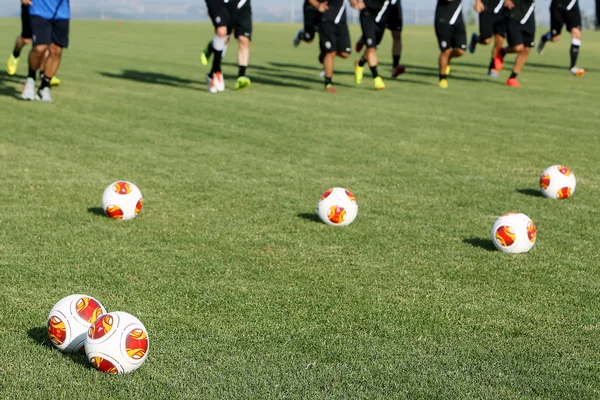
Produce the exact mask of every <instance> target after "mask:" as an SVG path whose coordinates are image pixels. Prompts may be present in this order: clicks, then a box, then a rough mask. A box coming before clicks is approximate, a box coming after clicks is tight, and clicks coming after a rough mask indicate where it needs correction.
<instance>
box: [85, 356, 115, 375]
mask: <svg viewBox="0 0 600 400" xmlns="http://www.w3.org/2000/svg"><path fill="white" fill-rule="evenodd" d="M90 362H91V363H92V365H93V366H94V368H96V369H98V370H100V371H102V372H106V373H107V374H113V375H115V374H118V373H119V371H118V370H117V367H115V366H114V365H113V363H111V362H110V361H108V360H107V359H105V358H102V357H98V356H96V357H92V358H91V359H90Z"/></svg>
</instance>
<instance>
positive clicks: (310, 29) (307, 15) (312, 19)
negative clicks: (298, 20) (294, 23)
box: [293, 0, 321, 47]
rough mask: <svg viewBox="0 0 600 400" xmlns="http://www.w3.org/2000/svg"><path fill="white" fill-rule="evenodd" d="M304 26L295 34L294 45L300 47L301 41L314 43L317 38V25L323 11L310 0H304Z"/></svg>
mask: <svg viewBox="0 0 600 400" xmlns="http://www.w3.org/2000/svg"><path fill="white" fill-rule="evenodd" d="M302 11H303V14H304V26H303V27H302V28H301V29H300V30H299V31H298V33H296V36H294V41H293V43H294V47H298V46H299V45H300V42H306V43H312V41H313V40H315V33H316V31H317V25H318V24H319V20H320V19H321V13H320V12H319V10H317V9H316V8H315V6H313V5H312V4H311V2H310V0H304V7H303V10H302Z"/></svg>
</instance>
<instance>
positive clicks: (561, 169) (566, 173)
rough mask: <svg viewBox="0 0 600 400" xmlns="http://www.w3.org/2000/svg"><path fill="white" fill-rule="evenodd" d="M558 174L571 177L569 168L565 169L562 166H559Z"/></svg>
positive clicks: (571, 173)
mask: <svg viewBox="0 0 600 400" xmlns="http://www.w3.org/2000/svg"><path fill="white" fill-rule="evenodd" d="M558 172H560V173H561V174H563V175H565V176H571V175H573V172H571V170H570V169H569V168H567V167H565V166H564V165H559V167H558Z"/></svg>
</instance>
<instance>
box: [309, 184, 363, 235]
mask: <svg viewBox="0 0 600 400" xmlns="http://www.w3.org/2000/svg"><path fill="white" fill-rule="evenodd" d="M317 214H319V218H320V219H321V221H323V222H325V223H326V224H327V225H331V226H345V225H350V224H351V223H352V221H354V219H355V218H356V215H357V214H358V203H357V202H356V198H355V197H354V195H353V194H352V193H350V192H349V191H347V190H346V189H343V188H333V189H329V190H328V191H326V192H325V193H323V195H322V196H321V198H320V199H319V202H318V203H317Z"/></svg>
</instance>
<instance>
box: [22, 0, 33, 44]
mask: <svg viewBox="0 0 600 400" xmlns="http://www.w3.org/2000/svg"><path fill="white" fill-rule="evenodd" d="M32 35H33V33H32V32H31V20H30V16H29V6H26V5H25V4H21V37H22V38H23V39H31V37H32Z"/></svg>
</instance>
